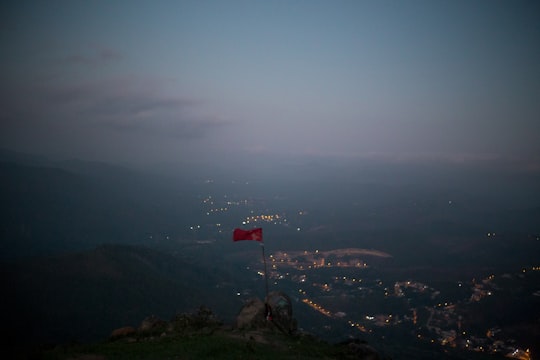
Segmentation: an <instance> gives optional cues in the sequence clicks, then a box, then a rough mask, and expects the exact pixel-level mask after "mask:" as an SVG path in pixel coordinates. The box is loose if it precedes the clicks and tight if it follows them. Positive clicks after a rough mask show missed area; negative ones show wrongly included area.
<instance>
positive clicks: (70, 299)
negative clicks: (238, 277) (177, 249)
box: [1, 245, 238, 343]
mask: <svg viewBox="0 0 540 360" xmlns="http://www.w3.org/2000/svg"><path fill="white" fill-rule="evenodd" d="M1 272H2V277H3V284H4V287H5V289H9V291H7V292H6V295H5V296H4V299H3V300H4V303H5V309H9V310H8V311H7V317H8V319H6V321H7V323H8V324H10V330H9V331H8V333H9V334H10V336H12V337H13V339H11V341H12V342H19V343H47V342H66V341H68V340H71V339H73V340H77V341H88V340H97V339H103V338H106V337H107V336H108V335H109V334H110V331H111V329H113V328H117V327H119V326H124V325H130V324H132V325H135V324H136V322H138V321H140V319H141V318H144V317H145V316H147V315H148V314H155V315H156V316H161V317H164V318H167V317H168V316H170V314H175V313H177V312H183V311H188V310H190V309H192V308H194V307H196V306H198V305H199V304H208V305H209V306H212V308H214V309H216V311H221V314H223V311H222V310H223V309H225V310H224V311H225V312H227V309H232V311H234V309H236V308H237V307H238V304H237V303H236V302H235V301H238V300H237V299H236V298H235V297H234V296H224V295H223V294H222V293H221V292H223V291H224V290H221V289H216V284H217V283H218V282H219V279H217V278H216V276H213V275H208V272H207V271H205V270H204V269H201V268H199V267H198V266H197V265H194V264H189V263H186V262H185V261H181V260H179V259H177V258H175V257H173V256H169V255H166V254H163V253H160V252H157V251H153V250H150V249H147V248H143V247H134V246H121V245H107V246H100V247H98V248H97V249H95V250H93V251H87V252H81V253H75V254H65V255H58V256H53V257H43V258H35V259H31V260H25V261H19V262H17V263H12V264H4V265H3V266H2V271H1ZM229 295H230V294H229ZM226 315H227V314H225V316H226ZM222 316H223V315H222Z"/></svg>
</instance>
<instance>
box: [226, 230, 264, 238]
mask: <svg viewBox="0 0 540 360" xmlns="http://www.w3.org/2000/svg"><path fill="white" fill-rule="evenodd" d="M240 240H255V241H263V238H262V228H256V229H252V230H242V229H234V232H233V241H240Z"/></svg>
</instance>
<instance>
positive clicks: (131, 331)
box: [110, 326, 137, 340]
mask: <svg viewBox="0 0 540 360" xmlns="http://www.w3.org/2000/svg"><path fill="white" fill-rule="evenodd" d="M136 333H137V330H135V328H134V327H131V326H124V327H121V328H119V329H115V330H113V332H112V333H111V336H110V338H111V339H113V340H114V339H118V338H122V337H127V336H132V335H135V334H136Z"/></svg>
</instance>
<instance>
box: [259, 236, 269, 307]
mask: <svg viewBox="0 0 540 360" xmlns="http://www.w3.org/2000/svg"><path fill="white" fill-rule="evenodd" d="M261 249H262V258H263V263H264V281H265V283H266V297H265V299H267V298H268V271H267V268H266V256H265V255H264V243H263V242H261ZM265 302H266V300H265Z"/></svg>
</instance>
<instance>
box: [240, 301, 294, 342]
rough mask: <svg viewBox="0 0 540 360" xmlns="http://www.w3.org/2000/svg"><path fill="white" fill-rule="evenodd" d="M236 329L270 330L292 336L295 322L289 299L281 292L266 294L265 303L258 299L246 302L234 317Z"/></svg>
mask: <svg viewBox="0 0 540 360" xmlns="http://www.w3.org/2000/svg"><path fill="white" fill-rule="evenodd" d="M236 327H237V328H238V329H263V328H264V329H271V330H275V329H277V330H279V331H281V332H283V333H285V334H293V333H294V332H295V331H296V329H297V326H296V320H295V319H294V318H293V312H292V303H291V299H290V298H289V296H287V294H285V293H284V292H281V291H275V292H271V293H269V294H268V296H267V298H266V302H262V301H261V300H260V299H259V298H253V299H250V300H248V301H247V302H246V303H245V304H244V306H243V307H242V309H241V310H240V313H239V314H238V316H237V317H236Z"/></svg>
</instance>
